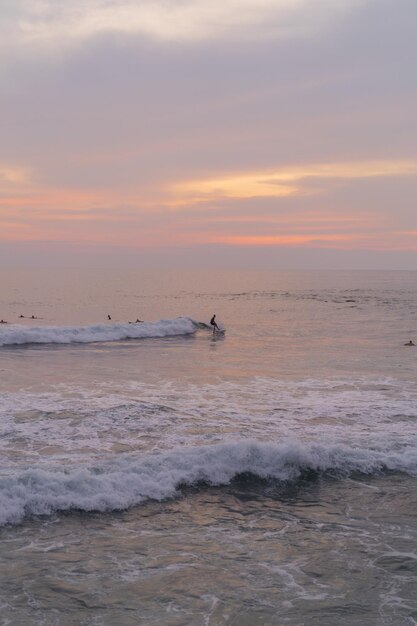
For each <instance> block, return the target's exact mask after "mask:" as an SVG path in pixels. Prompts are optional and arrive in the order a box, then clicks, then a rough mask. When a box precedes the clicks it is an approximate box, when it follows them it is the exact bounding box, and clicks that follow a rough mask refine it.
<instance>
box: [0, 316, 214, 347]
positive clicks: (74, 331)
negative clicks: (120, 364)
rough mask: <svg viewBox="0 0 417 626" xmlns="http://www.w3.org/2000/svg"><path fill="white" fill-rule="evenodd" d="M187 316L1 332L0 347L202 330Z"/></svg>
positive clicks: (114, 338) (94, 340) (19, 328)
mask: <svg viewBox="0 0 417 626" xmlns="http://www.w3.org/2000/svg"><path fill="white" fill-rule="evenodd" d="M203 326H204V325H202V324H201V323H199V322H196V321H194V320H192V319H191V318H190V317H178V318H176V319H172V320H160V321H157V322H143V323H140V324H96V325H93V326H21V325H18V324H13V325H10V326H8V327H4V328H1V329H0V346H12V345H24V344H48V343H55V344H69V343H94V342H103V341H120V340H123V339H145V338H148V337H170V336H175V335H189V334H192V333H195V332H196V330H197V329H198V328H202V327H203Z"/></svg>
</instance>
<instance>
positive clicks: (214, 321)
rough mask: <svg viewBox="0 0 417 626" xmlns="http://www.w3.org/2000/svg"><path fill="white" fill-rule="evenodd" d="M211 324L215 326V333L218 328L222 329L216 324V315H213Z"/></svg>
mask: <svg viewBox="0 0 417 626" xmlns="http://www.w3.org/2000/svg"><path fill="white" fill-rule="evenodd" d="M210 324H211V325H212V326H213V333H215V332H216V330H220V328H219V327H218V326H217V324H216V316H215V315H213V317H212V318H211V320H210Z"/></svg>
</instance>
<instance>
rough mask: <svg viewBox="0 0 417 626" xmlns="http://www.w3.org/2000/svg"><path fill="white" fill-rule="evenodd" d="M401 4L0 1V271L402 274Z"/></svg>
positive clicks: (405, 57) (411, 220) (412, 97)
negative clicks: (169, 267)
mask: <svg viewBox="0 0 417 626" xmlns="http://www.w3.org/2000/svg"><path fill="white" fill-rule="evenodd" d="M416 25H417V2H416V0H210V1H209V2H208V1H207V0H206V1H205V2H203V1H202V0H136V1H133V0H131V1H127V0H71V1H69V0H0V112H1V117H0V119H1V125H0V263H1V264H3V265H5V264H7V265H19V264H25V263H30V264H32V263H35V264H44V263H48V264H50V263H57V264H69V265H71V264H77V265H79V264H81V265H82V264H86V265H88V264H91V263H93V264H99V265H100V264H106V263H111V264H114V263H116V264H122V265H123V264H132V263H133V264H135V263H138V262H140V263H148V264H150V265H152V264H162V265H163V264H164V263H174V264H175V263H180V264H181V263H185V264H186V263H195V264H215V265H219V266H222V265H232V266H241V267H247V266H253V267H271V268H274V267H276V268H281V267H284V268H285V267H288V268H291V267H294V268H301V267H306V268H309V267H318V268H326V267H329V268H331V267H335V268H338V267H340V268H365V269H366V268H372V269H373V268H384V269H385V268H393V269H400V268H404V269H417V202H416V199H417V131H416V128H417V69H416V61H417V34H416V33H417V27H416Z"/></svg>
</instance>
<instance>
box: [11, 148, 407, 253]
mask: <svg viewBox="0 0 417 626" xmlns="http://www.w3.org/2000/svg"><path fill="white" fill-rule="evenodd" d="M3 171H5V172H9V174H8V179H9V180H13V182H14V184H15V185H17V186H19V184H20V185H21V186H22V192H21V193H20V194H18V193H16V192H15V193H14V195H13V194H11V195H4V196H3V197H0V226H1V230H0V240H1V241H13V240H16V241H17V240H24V241H37V240H42V241H53V240H57V239H59V240H64V241H65V240H67V241H71V240H74V239H75V240H79V241H88V240H91V241H94V242H107V243H109V242H111V243H112V244H114V245H134V243H135V242H136V243H138V244H140V245H141V246H144V247H150V246H154V247H155V246H156V247H158V246H159V247H161V246H164V245H167V244H171V243H172V242H173V241H175V242H177V244H184V243H185V244H189V243H200V244H205V243H224V244H228V245H233V246H236V245H239V246H244V247H246V246H271V245H281V246H302V245H318V244H323V245H325V246H327V247H349V248H355V247H358V246H362V245H364V243H366V244H367V245H369V246H370V247H371V248H375V246H376V244H375V235H372V234H371V232H372V230H375V228H376V227H378V229H379V231H378V237H379V238H380V242H381V245H382V247H384V246H385V247H386V248H387V249H388V248H389V247H390V243H389V236H388V233H390V231H392V230H393V229H392V226H391V224H390V223H389V222H387V220H386V219H385V221H384V220H379V222H378V223H377V222H376V219H375V214H374V213H372V212H371V213H364V212H362V213H360V214H357V215H355V214H353V215H352V214H349V213H347V212H346V210H340V209H339V210H337V209H336V208H335V209H334V210H330V209H328V208H327V209H326V208H323V209H321V210H315V211H312V210H308V209H306V208H304V209H302V210H300V209H299V210H298V211H297V212H293V211H291V209H290V208H287V209H286V210H284V211H283V209H282V208H281V213H274V211H273V210H272V211H271V210H270V211H269V212H267V213H265V212H262V210H254V212H253V213H252V214H251V215H244V214H242V213H241V212H239V210H236V208H234V209H233V210H231V208H229V207H228V202H230V201H232V200H236V199H237V200H239V199H242V200H243V199H248V198H249V199H251V200H256V199H259V200H262V199H264V198H271V197H272V198H279V199H281V201H285V199H286V198H289V197H294V196H297V195H298V196H301V197H302V196H304V195H306V193H308V190H307V191H306V189H305V188H304V186H303V183H304V181H308V180H311V179H317V180H319V190H318V189H317V186H316V187H315V188H314V192H313V193H315V194H317V193H319V192H320V193H321V194H325V192H326V190H327V188H328V185H329V184H330V181H332V180H335V179H337V180H343V181H345V184H346V181H349V180H351V179H365V178H374V177H385V178H389V177H391V176H409V175H412V174H415V173H416V172H417V162H414V161H406V160H400V161H375V160H370V161H361V162H356V163H355V162H348V163H333V164H329V163H324V164H315V165H314V164H311V165H305V166H286V167H282V168H280V169H275V170H269V171H266V172H256V173H251V172H248V173H245V174H240V175H231V176H222V177H213V178H212V179H205V180H202V181H201V180H196V181H189V182H185V183H184V182H182V183H176V184H174V185H171V186H170V185H165V186H164V185H162V187H161V188H159V187H158V186H156V187H155V188H154V189H145V190H141V189H125V190H123V191H122V190H121V189H119V188H114V189H109V190H108V191H107V192H105V191H104V190H102V189H96V190H94V189H90V190H85V191H82V190H74V189H67V190H65V189H61V190H60V189H49V190H48V189H47V188H43V186H42V185H40V184H39V183H38V184H37V185H35V187H34V188H33V189H32V193H31V192H30V189H28V178H27V177H26V176H23V175H22V172H23V170H22V171H19V170H11V169H7V168H6V169H4V170H3ZM10 172H12V174H10ZM19 172H20V173H19ZM287 183H290V185H287ZM158 193H159V196H158ZM170 193H171V196H170V195H169V194H170ZM208 200H210V201H211V203H213V202H214V203H215V204H216V205H219V204H222V203H223V207H222V213H221V214H216V215H214V216H213V215H212V209H211V207H210V203H209V206H207V208H204V206H205V204H207V202H208ZM196 203H197V204H196ZM199 203H200V207H199ZM197 209H198V210H197ZM282 211H283V212H282ZM172 215H176V218H175V219H176V220H177V221H176V222H173V221H172V219H171V216H172ZM181 216H183V218H182V217H181ZM120 222H121V223H120ZM202 224H204V225H205V226H204V229H202V227H201V225H202ZM248 227H250V228H252V229H253V228H256V230H257V231H258V232H252V233H247V232H246V231H247V228H248ZM225 230H226V232H225ZM271 230H272V232H271ZM260 231H261V232H260ZM262 231H263V232H262ZM393 236H394V233H393V234H392V235H391V237H393ZM412 236H413V231H412V230H410V231H403V232H400V231H399V230H398V231H396V234H395V236H394V238H395V239H396V241H397V240H401V241H402V244H401V245H403V246H405V247H406V248H407V249H414V248H415V244H414V242H413V241H410V237H412ZM396 247H398V244H397V243H395V244H394V248H396Z"/></svg>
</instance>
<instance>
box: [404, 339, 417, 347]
mask: <svg viewBox="0 0 417 626" xmlns="http://www.w3.org/2000/svg"><path fill="white" fill-rule="evenodd" d="M404 345H405V346H415V345H416V344H415V343H413V342H412V341H411V339H410V341H409V342H408V343H405V344H404Z"/></svg>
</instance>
